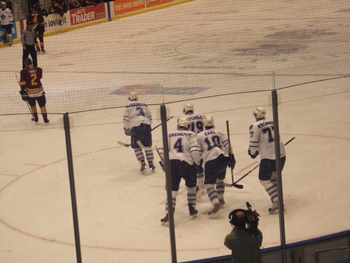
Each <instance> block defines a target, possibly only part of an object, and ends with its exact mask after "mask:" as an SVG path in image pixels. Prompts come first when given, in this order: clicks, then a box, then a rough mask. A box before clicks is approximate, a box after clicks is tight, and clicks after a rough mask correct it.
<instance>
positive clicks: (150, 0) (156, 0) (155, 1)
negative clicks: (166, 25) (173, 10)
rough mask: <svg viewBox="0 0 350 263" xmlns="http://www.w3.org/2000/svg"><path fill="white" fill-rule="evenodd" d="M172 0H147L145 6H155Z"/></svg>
mask: <svg viewBox="0 0 350 263" xmlns="http://www.w3.org/2000/svg"><path fill="white" fill-rule="evenodd" d="M171 2H174V0H147V7H155V6H158V5H164V4H167V3H171Z"/></svg>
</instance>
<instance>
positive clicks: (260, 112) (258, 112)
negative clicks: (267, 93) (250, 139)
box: [253, 107, 266, 119]
mask: <svg viewBox="0 0 350 263" xmlns="http://www.w3.org/2000/svg"><path fill="white" fill-rule="evenodd" d="M253 115H254V117H255V118H256V119H265V116H266V110H265V108H263V107H258V108H256V109H255V110H253Z"/></svg>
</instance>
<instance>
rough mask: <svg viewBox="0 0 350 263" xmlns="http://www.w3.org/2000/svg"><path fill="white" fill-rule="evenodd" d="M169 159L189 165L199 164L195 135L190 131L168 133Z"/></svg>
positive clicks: (199, 158)
mask: <svg viewBox="0 0 350 263" xmlns="http://www.w3.org/2000/svg"><path fill="white" fill-rule="evenodd" d="M168 143H169V159H170V160H180V161H185V162H186V163H188V164H189V165H193V164H194V163H196V164H197V165H199V164H200V161H201V157H200V152H199V146H198V142H197V135H196V134H195V133H194V132H192V131H176V132H172V133H169V135H168Z"/></svg>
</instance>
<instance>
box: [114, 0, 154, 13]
mask: <svg viewBox="0 0 350 263" xmlns="http://www.w3.org/2000/svg"><path fill="white" fill-rule="evenodd" d="M146 1H148V0H116V1H114V2H113V6H114V15H122V14H126V13H130V12H134V11H138V10H141V9H144V8H146Z"/></svg>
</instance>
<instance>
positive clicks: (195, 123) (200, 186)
mask: <svg viewBox="0 0 350 263" xmlns="http://www.w3.org/2000/svg"><path fill="white" fill-rule="evenodd" d="M183 113H184V114H185V115H184V116H183V117H188V118H189V119H190V121H191V128H190V129H191V131H193V132H194V133H196V134H198V133H200V132H202V131H203V130H204V117H205V116H204V115H202V114H199V113H194V107H193V105H192V103H189V102H187V103H186V104H185V105H184V107H183ZM179 120H180V118H179V119H178V120H177V122H178V123H179ZM201 165H202V162H201ZM199 190H201V191H199ZM196 191H197V193H199V192H202V193H204V191H205V187H204V173H203V172H202V173H199V174H197V187H196Z"/></svg>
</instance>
